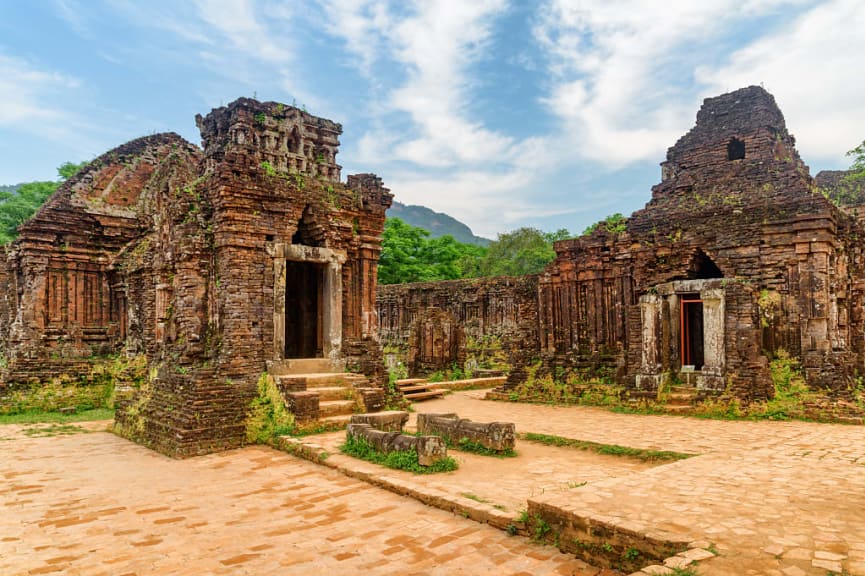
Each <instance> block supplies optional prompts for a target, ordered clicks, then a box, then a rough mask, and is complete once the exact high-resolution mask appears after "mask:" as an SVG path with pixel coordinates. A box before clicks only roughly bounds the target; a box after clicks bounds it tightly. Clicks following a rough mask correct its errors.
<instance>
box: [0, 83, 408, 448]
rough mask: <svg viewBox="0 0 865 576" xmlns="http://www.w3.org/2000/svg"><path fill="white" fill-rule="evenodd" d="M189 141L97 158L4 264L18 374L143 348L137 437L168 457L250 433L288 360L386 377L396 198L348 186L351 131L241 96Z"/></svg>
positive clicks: (124, 416)
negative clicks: (381, 324)
mask: <svg viewBox="0 0 865 576" xmlns="http://www.w3.org/2000/svg"><path fill="white" fill-rule="evenodd" d="M197 122H198V126H199V128H200V129H201V134H202V139H203V148H204V149H203V152H202V151H201V150H199V149H197V148H196V147H195V146H193V145H191V144H189V143H187V142H185V141H184V140H182V139H181V138H180V137H179V136H177V135H173V134H168V135H158V136H152V137H149V138H143V139H139V140H136V141H133V142H130V143H129V144H126V145H124V146H121V147H120V148H117V149H115V150H112V151H111V152H108V153H107V154H105V155H103V156H101V157H100V158H98V159H96V160H95V161H94V162H93V163H91V165H90V166H89V167H88V168H87V169H86V170H84V171H83V172H82V173H81V174H79V175H77V176H76V177H75V178H73V179H72V180H71V181H70V182H68V183H66V184H65V185H64V186H63V187H62V188H61V189H60V190H59V191H58V193H57V194H56V195H55V196H54V197H53V198H52V199H51V200H49V202H48V203H47V204H46V206H45V207H43V208H42V209H41V210H40V211H39V213H38V214H37V215H36V216H35V217H34V218H33V219H32V220H31V221H30V222H29V223H28V224H27V225H25V226H24V227H23V229H22V234H21V238H20V239H19V240H18V241H17V242H16V243H15V244H14V245H13V247H12V250H11V251H10V253H9V258H8V266H7V268H6V270H5V271H4V273H3V274H2V275H0V282H2V283H3V284H4V285H5V287H6V288H7V295H8V296H7V299H6V300H5V301H4V302H3V306H5V308H3V307H0V338H3V341H4V344H5V347H6V350H7V353H8V354H9V356H10V361H11V363H10V369H9V370H8V374H7V376H8V378H7V381H8V382H13V381H16V380H17V381H21V380H26V379H27V378H28V376H37V377H42V376H44V375H45V374H46V373H50V372H52V371H54V372H57V371H66V372H73V373H74V372H75V371H76V370H79V369H83V367H85V366H86V365H87V361H88V360H92V359H93V358H94V357H95V356H97V355H99V354H104V353H112V352H123V353H125V354H145V355H146V356H147V360H148V365H149V366H150V368H151V374H152V376H153V378H152V379H151V380H150V382H149V384H148V385H146V386H144V387H142V388H141V389H140V390H131V391H127V392H126V393H125V394H121V398H122V399H121V401H120V402H119V406H118V412H117V421H118V423H119V425H120V428H121V430H122V431H123V433H124V434H126V435H128V436H130V437H132V438H134V439H136V440H138V441H141V442H143V443H145V444H147V445H149V446H152V447H154V448H156V449H159V450H160V451H163V452H166V453H169V454H172V455H179V456H184V455H191V454H198V453H204V452H208V451H213V450H218V449H224V448H229V447H233V446H237V445H239V444H240V443H241V442H242V441H243V435H244V422H243V421H244V416H245V412H246V409H247V406H248V404H249V401H250V400H251V398H252V396H253V395H254V393H255V383H256V381H257V380H258V378H259V376H260V375H261V374H262V372H264V371H265V370H266V369H267V367H268V366H272V365H274V364H278V363H280V362H282V361H284V360H285V359H286V358H298V357H312V358H321V359H326V360H329V361H330V363H331V364H332V366H333V367H334V369H339V370H342V369H344V368H351V369H353V370H355V371H358V372H363V373H364V374H366V375H368V376H371V377H372V378H373V379H376V378H379V377H380V376H381V373H382V364H381V352H380V347H379V345H378V342H377V322H376V314H375V288H376V273H377V262H378V256H379V252H380V249H381V248H380V244H381V233H382V229H383V226H384V218H385V210H387V208H388V207H389V206H390V204H391V200H392V196H391V195H390V193H389V192H388V190H387V189H386V188H384V187H383V186H382V182H381V180H380V179H379V178H377V177H376V176H375V175H372V174H360V175H356V176H349V177H348V182H347V183H346V184H343V183H341V182H340V166H339V165H338V164H337V163H336V154H337V151H338V146H339V135H340V133H341V131H342V127H341V126H340V125H339V124H336V123H334V122H331V121H329V120H325V119H323V118H317V117H315V116H312V115H310V114H308V113H306V112H305V111H301V110H299V109H297V108H293V107H291V106H285V105H283V104H277V103H275V102H267V103H262V102H258V101H255V100H251V99H246V98H241V99H240V100H237V101H235V102H233V103H231V104H229V105H228V106H225V107H222V108H218V109H215V110H213V111H212V112H211V113H210V114H208V115H207V116H205V117H203V118H202V117H198V118H197Z"/></svg>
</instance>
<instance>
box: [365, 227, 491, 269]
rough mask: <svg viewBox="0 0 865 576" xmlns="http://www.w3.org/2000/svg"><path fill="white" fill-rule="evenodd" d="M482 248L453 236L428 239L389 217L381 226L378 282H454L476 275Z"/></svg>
mask: <svg viewBox="0 0 865 576" xmlns="http://www.w3.org/2000/svg"><path fill="white" fill-rule="evenodd" d="M484 253H485V249H484V248H482V247H480V246H473V245H470V244H463V243H462V242H457V241H456V240H454V237H453V236H450V235H445V236H442V237H441V238H430V237H429V232H427V231H426V230H424V229H423V228H417V227H415V226H411V225H409V224H406V223H405V222H403V221H402V220H400V219H399V218H388V219H387V220H386V221H385V224H384V232H383V234H382V242H381V257H380V258H379V262H378V281H379V282H381V283H382V284H400V283H404V282H431V281H433V280H455V279H457V278H464V277H466V276H469V275H475V274H474V272H476V270H477V268H478V266H477V261H478V260H479V258H480V257H481V256H483V254H484Z"/></svg>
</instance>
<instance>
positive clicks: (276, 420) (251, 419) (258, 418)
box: [246, 373, 295, 444]
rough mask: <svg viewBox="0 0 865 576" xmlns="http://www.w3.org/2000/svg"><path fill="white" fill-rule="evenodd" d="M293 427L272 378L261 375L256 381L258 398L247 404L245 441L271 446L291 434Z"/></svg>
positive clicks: (289, 414) (292, 417) (291, 416)
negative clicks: (277, 439) (280, 437)
mask: <svg viewBox="0 0 865 576" xmlns="http://www.w3.org/2000/svg"><path fill="white" fill-rule="evenodd" d="M294 427H295V426H294V415H293V414H292V413H291V412H289V411H288V410H287V409H286V407H285V402H284V401H283V399H282V395H281V394H280V393H279V388H277V386H276V382H275V381H274V380H273V376H271V375H270V374H267V373H264V374H262V375H261V377H259V379H258V396H256V397H255V398H253V400H252V402H251V403H250V404H249V412H248V413H247V417H246V440H247V441H248V442H250V443H253V444H271V443H273V442H274V441H275V440H276V438H278V437H279V436H284V435H288V434H291V433H292V431H294Z"/></svg>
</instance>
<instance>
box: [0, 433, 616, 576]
mask: <svg viewBox="0 0 865 576" xmlns="http://www.w3.org/2000/svg"><path fill="white" fill-rule="evenodd" d="M101 426H102V427H103V428H104V423H103V424H102V425H101ZM94 427H95V426H93V425H91V426H90V428H94ZM21 428H22V427H16V426H2V427H0V438H2V440H0V477H2V484H0V574H2V575H3V576H13V575H20V574H47V573H57V574H87V575H91V574H92V575H96V574H106V575H109V574H110V575H112V576H113V575H122V574H139V575H140V574H160V575H163V574H178V575H186V574H189V575H195V576H199V575H203V574H255V575H258V574H317V575H318V574H329V575H332V576H336V575H342V574H400V575H409V574H443V575H444V574H448V575H449V574H526V575H531V574H579V575H595V574H598V573H599V571H598V570H597V569H595V568H592V567H590V566H588V565H586V564H584V563H582V562H580V561H578V560H575V559H574V558H573V557H572V556H568V555H565V554H560V553H559V552H558V551H557V550H555V549H554V548H551V547H542V546H538V545H534V544H532V543H531V542H530V541H528V540H527V539H525V538H521V537H509V536H507V535H506V534H505V533H504V532H502V531H501V530H497V529H494V528H491V527H489V526H486V525H483V524H478V523H475V522H472V521H470V520H466V519H464V518H462V517H459V516H455V515H453V514H450V513H447V512H444V511H441V510H438V509H435V508H431V507H428V506H425V505H423V504H420V503H419V502H416V501H414V500H411V499H408V498H403V497H400V496H397V495H395V494H391V493H389V492H386V491H384V490H381V489H379V488H375V487H372V486H370V485H368V484H366V483H364V482H361V481H358V480H354V479H352V478H347V477H345V476H343V475H341V474H339V473H337V472H335V471H333V470H330V469H327V468H323V467H320V466H316V465H315V464H311V463H309V462H306V461H304V460H300V459H297V458H294V457H292V456H290V455H288V454H284V453H281V452H278V451H275V450H271V449H269V448H261V447H250V448H245V449H243V450H234V451H230V452H225V453H222V454H215V455H211V456H204V457H199V458H193V459H189V460H180V461H178V460H171V459H169V458H165V457H163V456H160V455H159V454H156V453H154V452H151V451H149V450H146V449H144V448H142V447H140V446H137V445H135V444H132V443H130V442H127V441H126V440H123V439H120V438H117V437H115V436H113V435H111V434H108V433H105V432H93V433H89V434H77V435H73V436H55V437H34V438H30V437H26V436H23V435H22V434H21Z"/></svg>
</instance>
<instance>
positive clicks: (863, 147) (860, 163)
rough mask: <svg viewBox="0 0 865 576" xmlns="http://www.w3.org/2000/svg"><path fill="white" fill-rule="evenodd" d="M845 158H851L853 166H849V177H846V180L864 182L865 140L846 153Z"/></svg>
mask: <svg viewBox="0 0 865 576" xmlns="http://www.w3.org/2000/svg"><path fill="white" fill-rule="evenodd" d="M847 156H851V157H852V158H853V164H851V165H850V175H848V176H847V178H848V180H855V181H858V182H865V140H863V141H862V143H861V144H859V145H858V146H856V147H855V148H853V149H852V150H850V151H849V152H847Z"/></svg>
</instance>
